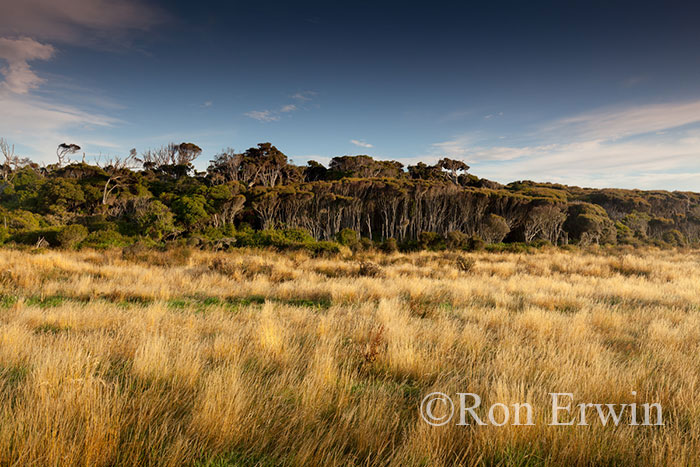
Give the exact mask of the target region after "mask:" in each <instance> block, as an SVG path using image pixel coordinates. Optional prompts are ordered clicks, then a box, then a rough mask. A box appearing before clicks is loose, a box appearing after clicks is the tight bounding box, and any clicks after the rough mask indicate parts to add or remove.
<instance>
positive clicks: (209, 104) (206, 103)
mask: <svg viewBox="0 0 700 467" xmlns="http://www.w3.org/2000/svg"><path fill="white" fill-rule="evenodd" d="M212 105H214V103H213V102H212V101H204V103H203V104H202V107H211V106H212Z"/></svg>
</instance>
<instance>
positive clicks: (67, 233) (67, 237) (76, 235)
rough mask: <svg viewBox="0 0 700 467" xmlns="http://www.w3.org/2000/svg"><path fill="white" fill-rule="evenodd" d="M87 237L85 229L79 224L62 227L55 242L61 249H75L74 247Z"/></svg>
mask: <svg viewBox="0 0 700 467" xmlns="http://www.w3.org/2000/svg"><path fill="white" fill-rule="evenodd" d="M87 236H88V229H87V227H85V226H83V225H80V224H71V225H67V226H65V227H63V228H62V229H61V231H60V232H58V234H56V240H58V244H59V245H60V246H61V247H63V248H75V246H76V245H77V244H78V243H80V242H82V241H83V240H85V237H87Z"/></svg>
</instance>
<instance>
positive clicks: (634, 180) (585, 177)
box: [432, 101, 700, 190]
mask: <svg viewBox="0 0 700 467" xmlns="http://www.w3.org/2000/svg"><path fill="white" fill-rule="evenodd" d="M698 123H700V101H690V102H681V103H671V104H655V105H645V106H638V107H628V108H624V109H623V108H617V109H603V110H597V111H593V112H589V113H585V114H581V115H576V116H573V117H570V118H566V119H561V120H558V121H556V122H554V123H552V124H550V125H547V126H546V127H545V128H544V129H542V130H540V131H537V132H535V134H534V135H527V136H528V138H530V139H532V140H533V141H534V144H522V145H509V146H504V145H503V144H502V143H500V144H497V145H492V144H490V143H491V141H489V140H488V139H487V138H485V137H484V136H483V135H482V134H479V133H468V134H464V135H460V136H458V137H455V138H453V139H451V140H448V141H443V142H439V143H435V144H433V147H432V155H433V156H437V154H441V155H442V154H444V155H447V156H448V157H452V158H461V159H464V160H466V161H467V163H469V164H470V165H472V167H473V169H472V170H473V171H474V173H476V174H478V175H479V176H482V177H486V178H491V179H494V180H497V181H499V182H504V183H506V182H510V181H513V180H523V179H531V180H536V181H551V182H558V183H566V184H573V185H579V186H592V187H625V188H645V189H684V190H697V188H698V186H700V177H699V176H698V174H700V129H698V128H697V124H698ZM691 125H693V126H691ZM680 127H684V128H680Z"/></svg>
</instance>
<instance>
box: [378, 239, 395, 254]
mask: <svg viewBox="0 0 700 467" xmlns="http://www.w3.org/2000/svg"><path fill="white" fill-rule="evenodd" d="M382 251H383V252H385V253H396V252H397V251H399V246H398V244H397V243H396V239H395V238H391V237H389V238H387V239H386V240H384V242H383V243H382Z"/></svg>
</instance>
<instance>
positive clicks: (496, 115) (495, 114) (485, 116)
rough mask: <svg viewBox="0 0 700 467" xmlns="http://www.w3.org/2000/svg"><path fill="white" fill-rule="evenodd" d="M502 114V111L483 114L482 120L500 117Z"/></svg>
mask: <svg viewBox="0 0 700 467" xmlns="http://www.w3.org/2000/svg"><path fill="white" fill-rule="evenodd" d="M502 116H503V112H497V113H493V114H488V115H484V120H491V119H492V118H496V117H502Z"/></svg>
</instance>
